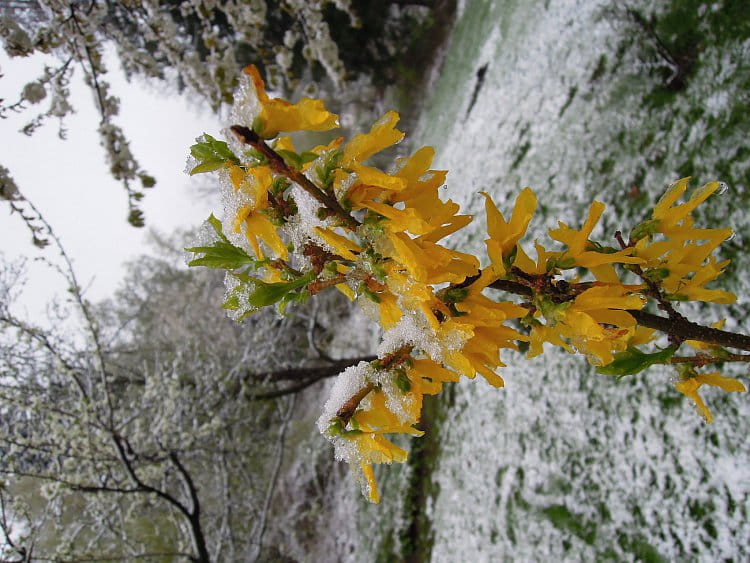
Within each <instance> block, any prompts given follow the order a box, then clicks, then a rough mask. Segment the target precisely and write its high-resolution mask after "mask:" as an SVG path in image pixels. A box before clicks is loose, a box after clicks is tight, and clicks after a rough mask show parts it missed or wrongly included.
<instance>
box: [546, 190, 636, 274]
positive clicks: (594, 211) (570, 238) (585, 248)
mask: <svg viewBox="0 0 750 563" xmlns="http://www.w3.org/2000/svg"><path fill="white" fill-rule="evenodd" d="M604 209H605V206H604V204H603V203H602V202H600V201H595V202H594V203H592V204H591V207H590V208H589V214H588V216H587V217H586V221H585V222H584V223H583V226H582V227H581V230H580V231H576V230H575V229H571V228H570V227H568V226H567V225H566V224H565V223H563V222H562V221H558V227H557V229H550V230H549V236H550V237H552V238H553V239H554V240H556V241H559V242H561V243H563V244H565V245H567V247H568V248H567V249H566V250H565V252H563V253H562V255H561V257H560V260H564V259H566V258H568V259H570V260H572V261H573V263H572V264H571V265H570V266H571V267H572V266H583V267H584V268H593V267H597V266H601V265H603V264H612V263H621V264H640V263H641V262H643V260H642V259H641V258H636V257H633V256H630V254H632V252H633V249H632V248H626V249H624V250H618V251H617V252H612V253H605V252H596V251H595V250H591V249H592V248H594V246H593V245H592V244H591V242H590V241H589V237H590V236H591V233H592V231H593V230H594V227H596V224H597V223H598V222H599V219H600V218H601V216H602V213H604Z"/></svg>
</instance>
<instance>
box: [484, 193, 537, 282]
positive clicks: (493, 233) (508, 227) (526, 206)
mask: <svg viewBox="0 0 750 563" xmlns="http://www.w3.org/2000/svg"><path fill="white" fill-rule="evenodd" d="M482 195H483V196H484V198H485V212H486V213H487V234H488V235H489V237H490V238H489V239H487V240H486V241H485V244H486V245H487V254H488V255H489V258H490V260H491V262H492V268H493V269H494V270H495V273H496V275H497V276H500V277H501V276H505V274H506V271H505V264H504V262H503V260H504V258H506V257H507V256H509V255H510V254H511V253H512V252H513V249H514V248H515V247H516V244H517V243H518V241H519V240H521V237H523V235H525V234H526V229H527V228H528V226H529V223H530V222H531V218H532V217H533V216H534V212H535V211H536V206H537V199H536V195H535V194H534V192H533V191H532V190H531V188H524V189H523V190H521V193H520V194H518V197H517V198H516V203H515V205H514V207H513V213H512V215H511V217H510V221H506V220H505V217H503V214H502V213H500V211H499V210H498V209H497V207H496V206H495V203H494V202H493V201H492V198H490V196H489V194H487V193H482Z"/></svg>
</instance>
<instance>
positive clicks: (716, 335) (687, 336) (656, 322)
mask: <svg viewBox="0 0 750 563" xmlns="http://www.w3.org/2000/svg"><path fill="white" fill-rule="evenodd" d="M628 313H630V314H631V315H632V316H633V318H634V319H635V320H636V322H638V324H639V325H641V326H645V327H648V328H655V329H656V330H660V331H662V332H665V333H667V334H675V335H676V336H678V337H679V338H681V339H682V340H700V341H701V342H705V343H707V344H716V345H718V346H726V347H728V348H738V349H740V350H747V351H750V336H746V335H744V334H738V333H735V332H727V331H725V330H719V329H718V328H711V327H708V326H703V325H699V324H697V323H694V322H692V321H689V320H687V319H686V318H684V317H683V318H682V319H677V320H675V319H669V318H665V317H661V316H659V315H652V314H651V313H646V312H644V311H637V310H628Z"/></svg>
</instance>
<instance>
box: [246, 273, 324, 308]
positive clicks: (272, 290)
mask: <svg viewBox="0 0 750 563" xmlns="http://www.w3.org/2000/svg"><path fill="white" fill-rule="evenodd" d="M314 275H315V274H313V272H310V273H308V274H307V275H304V276H302V277H300V278H297V279H296V280H294V281H290V282H274V283H268V282H264V281H262V280H259V279H256V278H250V280H249V281H250V283H252V284H253V285H254V286H255V290H254V291H253V292H252V293H250V295H248V298H247V302H248V303H249V304H250V306H251V307H256V308H258V309H261V308H262V307H268V306H269V305H273V304H274V303H278V302H279V301H281V300H282V299H284V297H285V296H286V295H287V294H288V293H290V292H292V291H294V290H295V289H299V288H300V287H303V286H305V285H307V284H308V283H310V282H311V281H312V279H313V277H314Z"/></svg>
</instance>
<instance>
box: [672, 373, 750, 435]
mask: <svg viewBox="0 0 750 563" xmlns="http://www.w3.org/2000/svg"><path fill="white" fill-rule="evenodd" d="M701 385H711V386H713V387H719V388H721V389H723V390H724V391H727V392H729V393H744V392H746V391H747V389H745V386H744V385H743V384H742V383H741V382H739V381H737V380H736V379H734V378H731V377H723V376H722V375H721V374H719V372H712V373H699V374H697V375H695V376H692V377H684V378H682V379H681V380H680V381H678V382H677V383H675V387H676V388H677V390H678V391H679V392H680V393H682V394H683V395H685V396H686V397H688V398H689V399H692V400H693V402H694V403H695V406H696V407H697V409H698V413H699V414H700V415H701V416H702V417H703V418H704V419H705V420H706V422H707V423H708V424H711V422H712V421H713V417H712V416H711V411H709V410H708V407H707V406H706V404H705V403H704V402H703V400H702V399H701V397H700V395H698V389H700V387H701Z"/></svg>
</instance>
